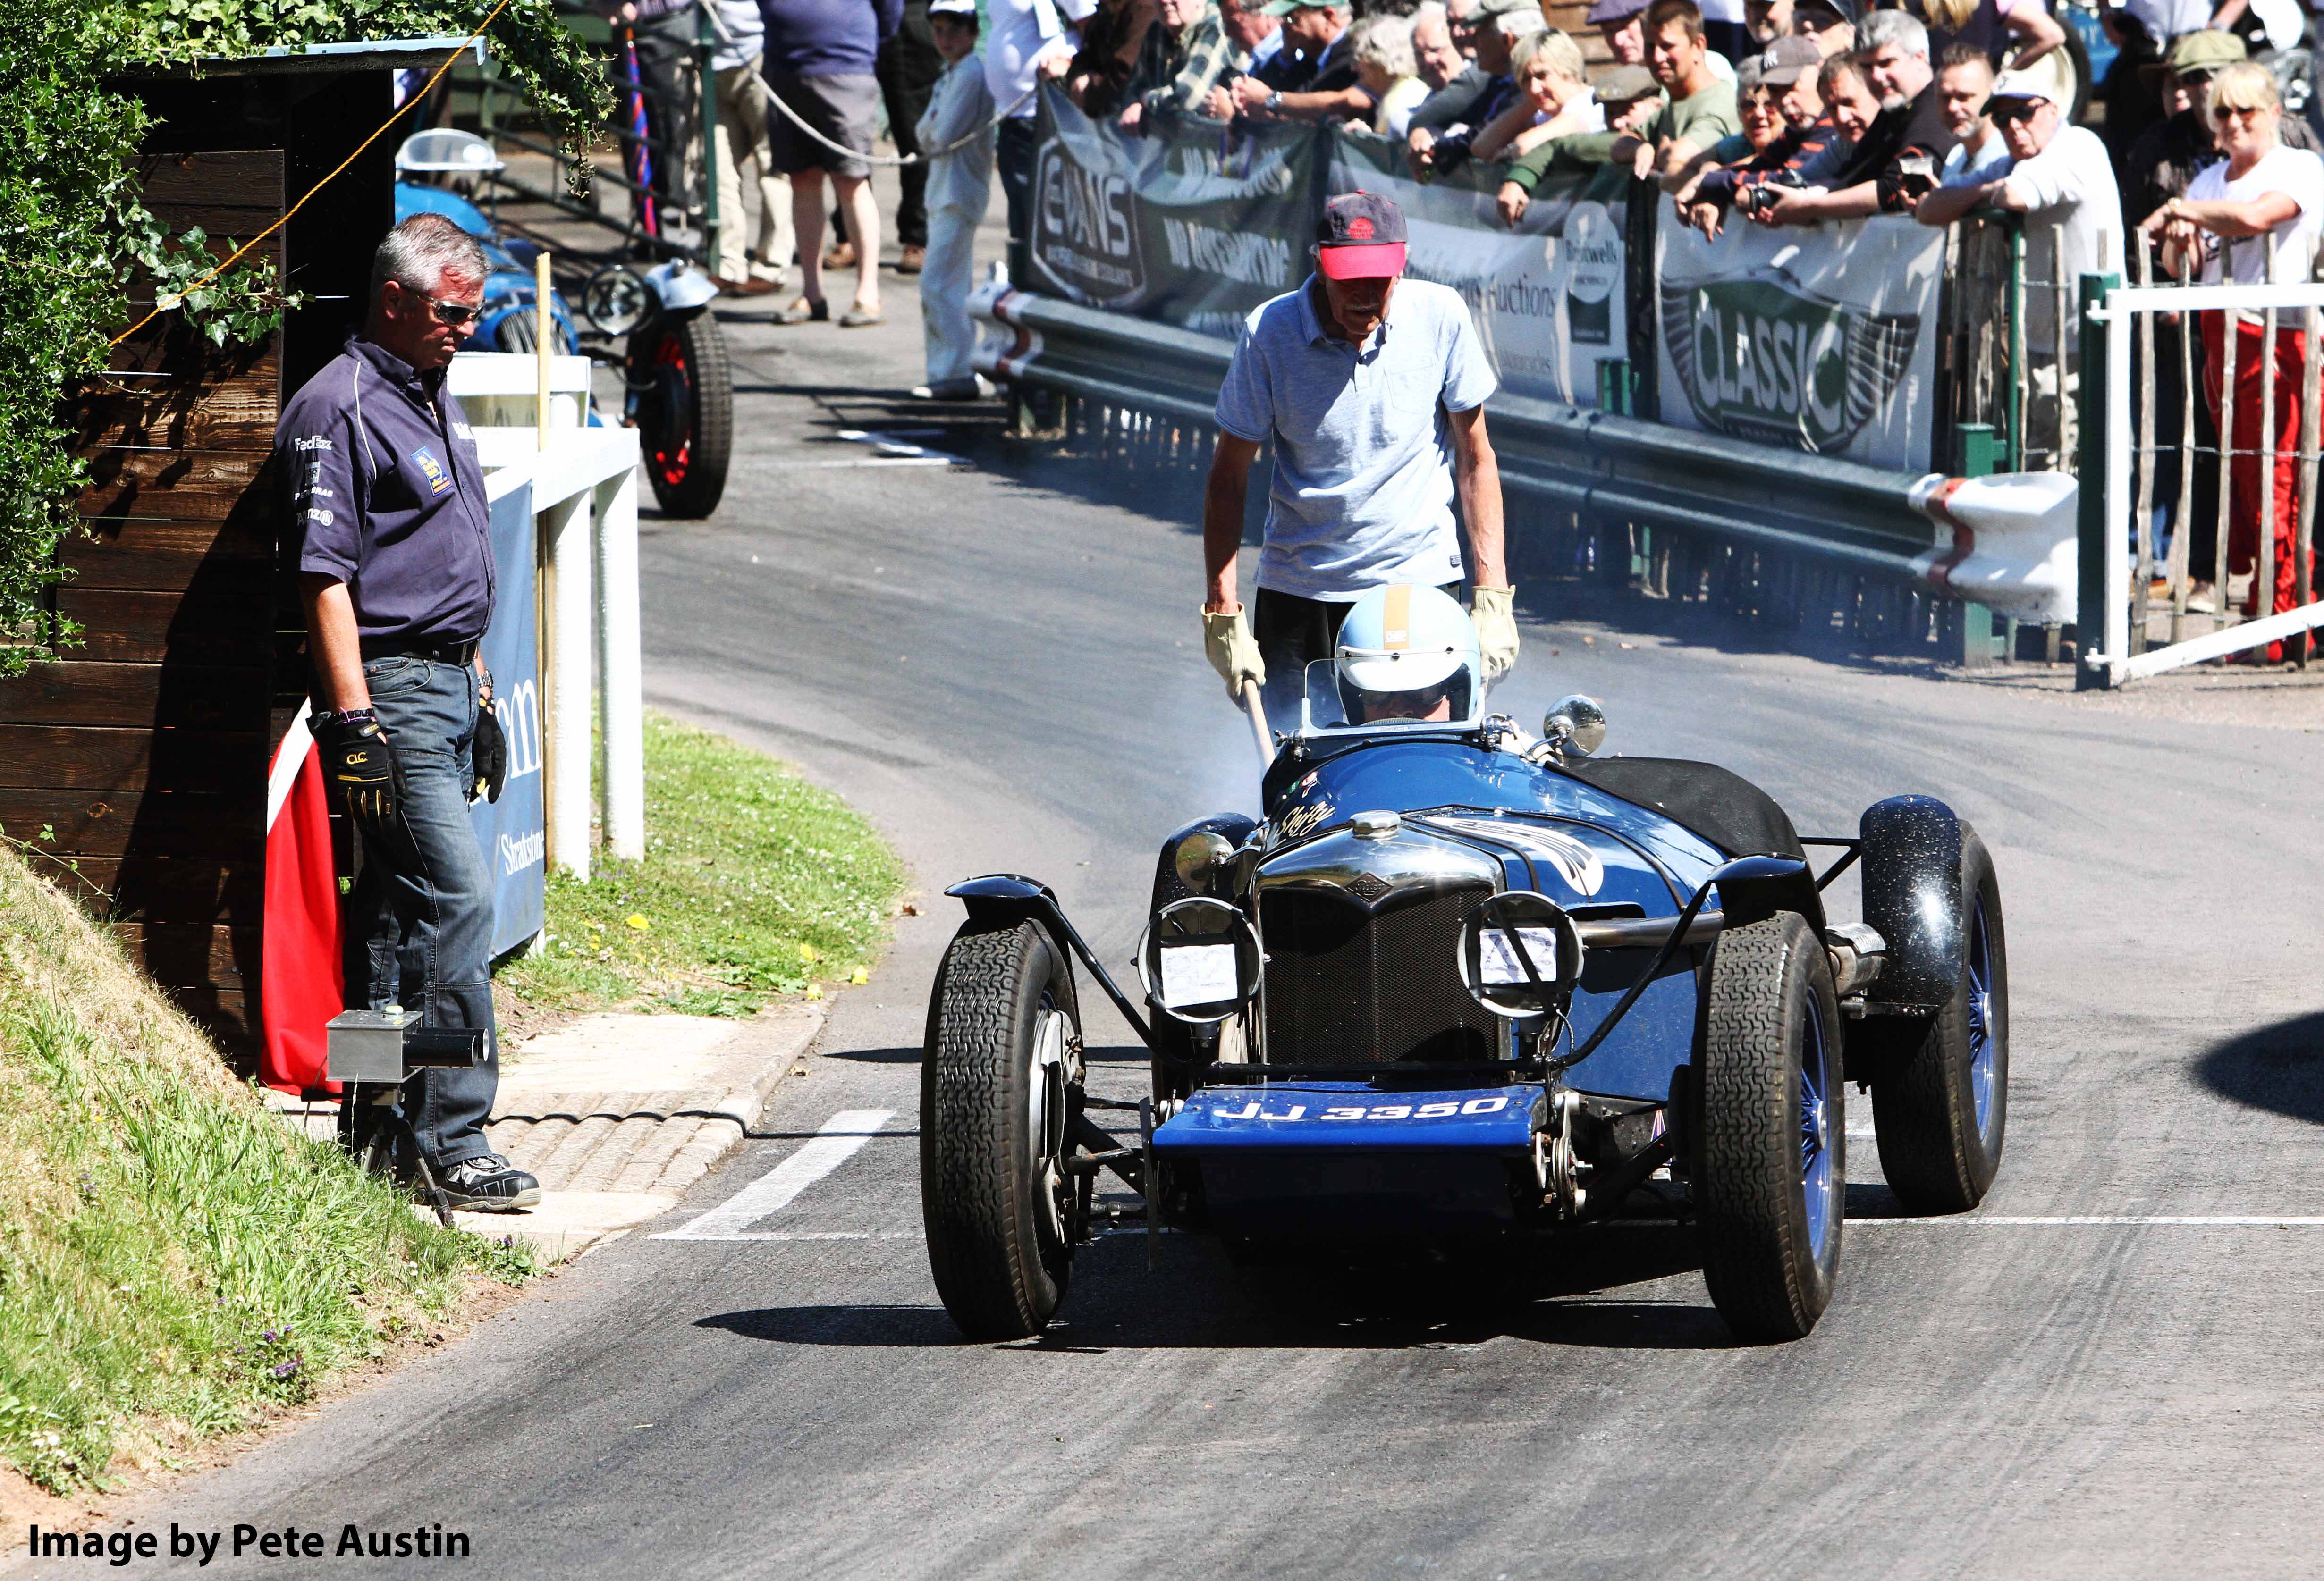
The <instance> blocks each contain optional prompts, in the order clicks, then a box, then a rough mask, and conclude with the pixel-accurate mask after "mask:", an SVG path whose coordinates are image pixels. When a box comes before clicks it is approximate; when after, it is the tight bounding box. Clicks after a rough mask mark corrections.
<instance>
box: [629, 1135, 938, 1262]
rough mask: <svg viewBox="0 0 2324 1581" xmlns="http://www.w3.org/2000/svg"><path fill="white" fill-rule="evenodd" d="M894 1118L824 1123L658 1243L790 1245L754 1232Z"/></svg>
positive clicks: (659, 1236)
mask: <svg viewBox="0 0 2324 1581" xmlns="http://www.w3.org/2000/svg"><path fill="white" fill-rule="evenodd" d="M895 1117H896V1111H895V1110H893V1109H842V1110H840V1111H839V1113H837V1114H835V1115H834V1116H832V1117H831V1118H829V1119H828V1120H825V1122H824V1123H823V1126H822V1129H820V1130H819V1131H817V1132H816V1135H815V1139H814V1140H813V1141H811V1142H809V1143H808V1144H807V1145H806V1146H804V1147H802V1148H800V1149H799V1150H798V1152H797V1153H794V1154H791V1155H790V1156H789V1157H788V1158H787V1159H785V1160H783V1162H782V1163H779V1164H777V1165H776V1166H775V1167H774V1168H773V1169H771V1170H769V1171H768V1172H766V1173H765V1174H763V1175H761V1176H760V1177H759V1178H758V1179H757V1180H755V1181H752V1182H751V1183H750V1184H749V1185H747V1186H745V1187H743V1188H742V1190H739V1191H737V1192H735V1193H734V1195H733V1196H732V1197H729V1198H728V1199H727V1200H725V1201H724V1202H723V1203H721V1204H719V1206H717V1207H715V1208H714V1209H711V1210H710V1211H709V1212H707V1213H705V1214H702V1215H700V1216H699V1217H697V1218H694V1219H692V1220H690V1221H689V1222H688V1223H687V1224H686V1225H685V1226H684V1227H680V1228H678V1229H673V1230H666V1231H664V1232H663V1233H662V1234H660V1235H658V1236H653V1237H652V1238H653V1239H655V1240H658V1241H759V1240H778V1239H788V1238H791V1237H788V1236H774V1235H766V1234H760V1235H752V1234H751V1233H749V1232H750V1228H751V1227H752V1225H754V1224H756V1223H757V1222H758V1221H759V1220H761V1219H762V1218H766V1217H767V1216H768V1215H769V1214H770V1213H779V1212H781V1211H782V1210H783V1209H785V1208H787V1207H788V1206H789V1205H790V1202H791V1200H792V1199H793V1198H795V1197H797V1196H798V1194H799V1193H800V1192H801V1191H804V1190H807V1188H808V1187H809V1186H812V1185H814V1184H815V1183H816V1181H819V1180H821V1179H823V1177H824V1176H825V1175H827V1174H829V1173H830V1172H832V1171H834V1170H835V1169H837V1168H838V1167H839V1166H840V1165H841V1164H843V1163H846V1162H847V1161H848V1160H849V1159H851V1158H853V1157H854V1156H855V1154H856V1152H857V1150H858V1149H860V1148H862V1145H863V1144H865V1143H866V1142H868V1141H870V1140H871V1138H872V1137H873V1136H875V1135H879V1133H880V1128H881V1126H885V1125H886V1124H887V1123H888V1122H889V1121H890V1120H892V1119H894V1118H895Z"/></svg>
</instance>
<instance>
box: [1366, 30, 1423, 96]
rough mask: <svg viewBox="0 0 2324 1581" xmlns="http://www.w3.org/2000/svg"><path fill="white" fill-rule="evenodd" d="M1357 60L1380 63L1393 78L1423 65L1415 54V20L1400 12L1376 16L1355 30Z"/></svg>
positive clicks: (1378, 65) (1405, 75)
mask: <svg viewBox="0 0 2324 1581" xmlns="http://www.w3.org/2000/svg"><path fill="white" fill-rule="evenodd" d="M1356 64H1357V65H1359V66H1377V67H1379V69H1381V70H1382V71H1385V72H1387V73H1388V77H1389V78H1390V79H1392V80H1393V79H1396V78H1406V77H1410V76H1412V75H1413V74H1414V73H1416V71H1418V70H1419V69H1420V66H1419V63H1418V62H1417V61H1416V60H1414V59H1413V57H1412V23H1409V22H1407V21H1406V19H1405V18H1403V17H1401V16H1375V17H1373V18H1372V19H1371V20H1370V21H1369V22H1368V23H1364V24H1363V26H1362V30H1361V31H1360V32H1358V33H1357V34H1356Z"/></svg>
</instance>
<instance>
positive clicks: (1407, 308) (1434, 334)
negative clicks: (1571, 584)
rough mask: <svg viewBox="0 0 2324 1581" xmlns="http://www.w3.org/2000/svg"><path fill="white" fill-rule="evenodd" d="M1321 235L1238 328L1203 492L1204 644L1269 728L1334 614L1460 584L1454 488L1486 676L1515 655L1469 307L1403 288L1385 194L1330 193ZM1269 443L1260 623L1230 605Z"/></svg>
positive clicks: (1484, 374) (1323, 653) (1481, 356)
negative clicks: (1254, 474) (1288, 286)
mask: <svg viewBox="0 0 2324 1581" xmlns="http://www.w3.org/2000/svg"><path fill="white" fill-rule="evenodd" d="M1315 234H1316V246H1315V272H1314V274H1312V275H1310V276H1308V278H1307V280H1306V282H1305V284H1303V285H1302V286H1301V287H1300V288H1299V289H1298V290H1296V291H1293V292H1291V293H1290V294H1288V295H1287V296H1281V297H1277V298H1276V299H1274V300H1273V301H1270V302H1266V303H1262V304H1261V305H1260V306H1259V308H1256V309H1255V310H1254V311H1253V312H1252V313H1251V315H1250V319H1249V320H1248V321H1247V322H1246V324H1245V325H1244V326H1243V333H1242V338H1241V340H1240V343H1239V344H1238V345H1236V347H1235V354H1234V361H1233V362H1232V363H1230V364H1229V365H1228V368H1227V375H1226V379H1225V381H1224V382H1223V383H1222V384H1221V386H1220V387H1219V400H1218V409H1217V413H1216V417H1217V419H1218V425H1219V437H1218V451H1217V454H1216V455H1215V457H1214V458H1213V461H1212V463H1211V474H1210V480H1209V482H1208V483H1207V484H1206V485H1205V487H1204V490H1203V562H1204V573H1205V577H1206V592H1207V598H1206V601H1205V602H1204V603H1203V646H1204V648H1205V649H1206V650H1207V651H1208V653H1209V656H1210V659H1211V664H1212V666H1213V667H1214V668H1215V669H1217V671H1218V672H1219V674H1220V676H1222V677H1223V678H1224V679H1225V681H1226V683H1227V692H1228V694H1229V695H1230V696H1234V697H1237V698H1240V695H1241V691H1242V685H1243V683H1244V682H1245V681H1255V682H1257V683H1259V685H1262V686H1265V687H1267V688H1268V701H1269V704H1270V712H1272V713H1273V715H1274V716H1275V717H1276V718H1277V719H1286V718H1288V717H1290V715H1291V713H1292V711H1293V710H1295V709H1296V705H1297V703H1298V701H1299V699H1300V697H1301V695H1302V690H1301V688H1302V681H1303V679H1304V676H1305V668H1306V666H1307V664H1308V663H1309V662H1310V661H1312V660H1314V659H1319V658H1328V657H1331V655H1332V642H1333V637H1334V636H1335V635H1336V633H1337V632H1338V630H1339V624H1340V620H1341V618H1342V616H1344V615H1345V614H1346V613H1347V611H1348V605H1349V604H1350V603H1351V602H1352V601H1354V600H1355V599H1357V598H1359V597H1360V596H1361V595H1362V594H1363V593H1364V592H1365V590H1366V589H1368V588H1373V587H1378V586H1380V585H1382V584H1388V583H1396V582H1415V583H1425V584H1429V585H1431V586H1443V587H1446V588H1448V589H1452V587H1453V585H1454V584H1458V583H1459V582H1460V580H1461V547H1460V544H1459V542H1458V540H1457V539H1456V538H1455V537H1454V535H1453V526H1452V502H1453V500H1454V498H1455V497H1456V496H1457V497H1458V498H1459V500H1460V502H1461V514H1462V518H1463V519H1464V520H1465V521H1466V522H1467V524H1468V530H1469V552H1470V567H1469V568H1470V571H1471V574H1473V576H1474V578H1475V584H1476V599H1475V614H1476V620H1477V633H1478V639H1479V641H1480V643H1481V644H1482V647H1483V651H1484V657H1485V664H1486V669H1487V674H1488V676H1499V675H1500V674H1502V673H1503V672H1505V671H1507V670H1508V667H1509V666H1510V665H1512V664H1514V663H1515V662H1516V661H1517V621H1516V618H1515V615H1514V612H1513V611H1512V608H1511V601H1512V599H1513V598H1514V596H1515V594H1514V593H1512V591H1511V589H1510V587H1509V585H1508V576H1507V574H1505V572H1504V570H1503V562H1502V558H1501V480H1500V473H1499V469H1498V468H1497V466H1496V465H1495V464H1494V460H1493V447H1492V445H1491V444H1490V442H1489V441H1488V439H1487V438H1486V437H1485V410H1484V403H1485V400H1486V398H1487V397H1489V396H1490V395H1491V394H1492V393H1493V391H1494V389H1495V387H1496V385H1497V383H1498V381H1497V380H1496V379H1495V377H1494V375H1493V368H1492V364H1491V363H1489V362H1488V361H1487V360H1486V358H1485V352H1484V347H1483V346H1482V345H1480V342H1479V339H1478V336H1477V330H1476V326H1474V325H1473V324H1472V323H1471V322H1470V318H1469V308H1468V305H1467V304H1466V303H1464V302H1463V301H1462V299H1461V298H1460V296H1459V295H1458V294H1457V293H1456V292H1454V291H1452V290H1451V289H1449V288H1448V287H1445V286H1441V285H1436V284H1434V283H1432V282H1430V281H1427V280H1403V279H1399V278H1398V277H1399V276H1400V275H1401V274H1402V273H1403V271H1404V262H1405V256H1404V254H1405V225H1404V214H1403V212H1402V211H1401V210H1400V209H1398V208H1397V206H1396V205H1395V204H1394V203H1393V202H1391V201H1390V200H1389V199H1388V198H1382V197H1379V196H1376V195H1374V194H1372V193H1369V192H1350V193H1346V194H1343V195H1342V196H1340V197H1337V198H1333V199H1331V201H1330V202H1328V203H1326V204H1325V205H1324V207H1323V218H1322V220H1320V221H1319V222H1318V223H1317V225H1316V228H1315ZM1269 438H1272V439H1273V440H1274V441H1275V483H1274V487H1273V489H1272V491H1271V492H1270V493H1269V495H1268V506H1267V529H1266V538H1265V541H1264V543H1263V544H1262V545H1261V547H1260V549H1259V576H1258V582H1259V593H1258V600H1257V602H1258V611H1257V613H1258V620H1257V623H1256V631H1254V630H1253V622H1252V620H1250V617H1249V616H1248V615H1247V614H1246V613H1245V611H1244V610H1243V606H1242V605H1241V604H1240V602H1238V596H1237V593H1238V590H1237V586H1236V574H1235V556H1236V552H1237V551H1238V550H1239V549H1240V547H1241V544H1242V523H1243V502H1244V499H1245V496H1246V493H1247V492H1248V490H1249V488H1250V464H1251V461H1252V459H1253V458H1254V457H1255V456H1257V455H1258V454H1259V446H1261V445H1262V444H1264V443H1266V442H1267V441H1268V439H1269Z"/></svg>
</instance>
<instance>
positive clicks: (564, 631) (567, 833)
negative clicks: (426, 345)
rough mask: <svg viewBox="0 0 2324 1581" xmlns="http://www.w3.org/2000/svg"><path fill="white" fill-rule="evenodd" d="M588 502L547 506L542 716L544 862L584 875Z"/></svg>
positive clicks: (585, 497) (584, 498) (585, 496)
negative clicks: (546, 673) (551, 591)
mask: <svg viewBox="0 0 2324 1581" xmlns="http://www.w3.org/2000/svg"><path fill="white" fill-rule="evenodd" d="M589 501H590V496H589V492H587V491H586V490H585V491H584V492H580V493H578V494H576V495H574V496H572V497H571V498H570V499H567V500H563V501H558V503H557V504H555V505H552V506H550V507H549V510H547V512H545V515H546V516H547V519H548V520H547V525H548V529H549V574H550V575H551V577H552V578H553V579H554V582H553V585H554V587H555V589H556V593H555V600H556V602H555V603H554V605H553V606H552V607H551V609H550V611H549V614H550V620H549V632H550V643H549V668H550V676H551V681H552V685H551V686H550V692H551V697H550V703H549V865H550V866H551V867H553V868H558V869H563V870H564V871H566V872H568V873H570V874H572V875H573V876H574V877H575V878H579V879H581V880H582V881H583V882H585V883H586V881H587V880H588V878H589V764H590V759H591V758H592V757H593V756H594V754H592V753H591V751H590V750H589V715H590V712H591V710H590V707H589V658H590V643H589V614H590V608H591V604H592V600H591V598H590V596H589V584H590V582H591V580H592V578H591V576H590V574H589V570H590V566H589V515H590V511H589Z"/></svg>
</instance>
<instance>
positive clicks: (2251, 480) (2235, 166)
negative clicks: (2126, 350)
mask: <svg viewBox="0 0 2324 1581" xmlns="http://www.w3.org/2000/svg"><path fill="white" fill-rule="evenodd" d="M2210 115H2211V123H2212V127H2211V129H2212V135H2213V136H2214V137H2215V138H2216V139H2217V141H2218V147H2219V152H2222V153H2224V154H2226V155H2227V158H2226V160H2225V161H2222V162H2220V163H2218V164H2215V165H2211V166H2209V168H2207V169H2205V170H2201V171H2199V172H2198V173H2197V175H2196V177H2195V179H2194V180H2192V181H2190V183H2188V187H2187V195H2186V196H2185V197H2184V198H2172V200H2171V201H2170V202H2168V203H2165V204H2164V205H2163V207H2160V208H2158V209H2156V210H2155V211H2154V212H2153V214H2152V215H2150V216H2147V220H2146V225H2145V228H2146V230H2147V232H2148V233H2149V234H2159V235H2160V237H2161V239H2162V242H2163V269H2164V271H2166V272H2168V273H2172V274H2176V273H2177V272H2178V271H2179V266H2180V262H2181V259H2185V260H2186V261H2188V262H2190V264H2197V265H2199V267H2200V269H2201V272H2202V279H2203V281H2204V283H2205V284H2207V285H2216V284H2218V283H2219V282H2220V281H2222V280H2232V281H2234V282H2235V283H2236V284H2237V285H2261V284H2264V283H2265V282H2266V281H2267V280H2268V278H2269V274H2270V270H2269V261H2270V259H2271V258H2273V264H2274V267H2273V276H2274V279H2275V280H2276V282H2277V283H2279V284H2286V285H2288V284H2292V283H2294V282H2301V281H2306V280H2310V279H2312V278H2314V275H2315V264H2316V246H2317V242H2318V239H2319V234H2324V160H2319V159H2318V158H2317V156H2316V155H2314V154H2312V153H2310V152H2307V151H2305V150H2303V149H2296V148H2286V147H2284V146H2283V145H2282V142H2281V141H2280V140H2279V138H2278V136H2277V126H2278V123H2279V121H2280V119H2281V117H2282V100H2281V99H2280V98H2279V97H2277V94H2276V87H2275V78H2274V75H2273V73H2271V72H2270V71H2269V70H2268V69H2267V68H2266V67H2264V66H2262V65H2258V64H2256V63H2255V62H2253V61H2248V60H2239V61H2236V62H2235V63H2234V64H2232V65H2229V66H2226V67H2223V68H2221V69H2220V70H2219V71H2218V73H2217V74H2216V75H2215V76H2213V77H2212V78H2211V91H2210ZM2227 317H2233V318H2234V319H2235V321H2236V324H2235V334H2236V357H2235V369H2236V388H2235V403H2236V404H2235V414H2234V424H2235V427H2234V439H2235V444H2234V448H2235V450H2236V452H2237V454H2236V456H2235V459H2234V464H2233V465H2232V467H2230V469H2229V474H2228V475H2229V484H2228V487H2229V501H2228V537H2227V569H2228V570H2229V572H2230V573H2233V574H2243V573H2245V572H2248V571H2250V570H2251V569H2252V568H2253V566H2254V565H2255V563H2256V561H2257V559H2258V545H2259V522H2260V519H2261V518H2262V516H2263V515H2264V516H2265V517H2266V518H2267V519H2268V520H2269V522H2270V523H2271V530H2272V531H2273V534H2274V536H2275V588H2274V598H2273V602H2272V603H2271V604H2270V605H2269V606H2268V608H2269V611H2283V610H2288V609H2291V608H2292V606H2293V602H2294V597H2295V593H2294V576H2295V571H2294V565H2293V555H2292V540H2293V535H2294V532H2295V530H2296V529H2295V527H2294V524H2293V520H2292V473H2293V462H2294V459H2295V456H2296V454H2297V452H2298V449H2299V436H2300V389H2301V355H2302V353H2303V351H2304V350H2305V345H2304V342H2303V336H2301V332H2300V331H2298V330H2296V329H2290V328H2281V329H2278V330H2277V331H2276V335H2275V345H2273V347H2268V346H2265V345H2264V344H2263V343H2264V337H2265V336H2266V330H2265V329H2264V326H2263V322H2262V319H2261V317H2260V315H2258V314H2257V313H2253V312H2246V311H2236V312H2233V313H2231V314H2230V313H2206V314H2204V315H2203V316H2202V336H2203V355H2204V363H2205V369H2206V376H2205V381H2204V391H2203V393H2204V397H2205V400H2207V402H2208V403H2209V407H2210V409H2211V415H2212V418H2213V419H2214V420H2215V421H2216V420H2218V418H2219V415H2220V411H2221V409H2222V406H2223V403H2224V400H2225V391H2224V389H2223V385H2224V382H2225V373H2226V366H2227V358H2226V343H2227V326H2226V324H2225V323H2224V320H2225V319H2226V318H2227ZM2280 317H2290V315H2288V314H2286V315H2282V316H2280ZM2269 354H2273V356H2274V358H2275V435H2276V445H2275V448H2274V451H2273V454H2272V455H2270V456H2269V458H2268V460H2269V467H2268V473H2269V483H2268V493H2267V496H2266V499H2265V502H2264V504H2263V502H2262V495H2261V492H2260V491H2261V483H2260V475H2261V467H2260V458H2259V456H2258V455H2256V454H2255V452H2256V451H2257V449H2258V444H2259V437H2260V433H2261V428H2262V424H2263V422H2264V414H2263V412H2262V410H2261V400H2262V395H2263V390H2264V378H2265V373H2264V369H2265V360H2264V359H2265V357H2266V356H2267V355H2269ZM2244 612H2245V613H2246V615H2255V614H2258V613H2260V612H2261V610H2260V599H2259V589H2258V586H2257V584H2256V583H2255V584H2254V586H2253V589H2252V592H2251V594H2250V596H2249V597H2248V598H2247V599H2246V601H2245V604H2244ZM2267 657H2268V659H2269V661H2270V662H2273V661H2274V660H2276V659H2278V658H2280V657H2282V649H2281V647H2280V645H2275V644H2271V645H2270V647H2269V648H2268V650H2267Z"/></svg>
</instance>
